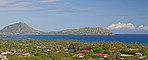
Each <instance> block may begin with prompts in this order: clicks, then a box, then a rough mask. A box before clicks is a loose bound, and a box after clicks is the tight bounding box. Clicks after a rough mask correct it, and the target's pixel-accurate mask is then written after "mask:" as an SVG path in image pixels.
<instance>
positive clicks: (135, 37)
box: [0, 34, 148, 44]
mask: <svg viewBox="0 0 148 60" xmlns="http://www.w3.org/2000/svg"><path fill="white" fill-rule="evenodd" d="M6 36H7V37H0V39H16V40H25V39H28V38H30V39H37V40H45V39H46V40H55V39H66V40H68V39H70V40H80V41H82V40H84V41H87V42H90V41H103V40H104V41H108V42H110V41H120V42H126V43H127V44H128V43H131V42H139V43H147V44H148V34H116V35H6Z"/></svg>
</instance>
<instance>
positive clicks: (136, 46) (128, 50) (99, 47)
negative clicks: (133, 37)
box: [0, 39, 148, 60]
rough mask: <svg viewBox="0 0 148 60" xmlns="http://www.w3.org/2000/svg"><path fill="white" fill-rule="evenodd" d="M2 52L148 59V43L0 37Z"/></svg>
mask: <svg viewBox="0 0 148 60" xmlns="http://www.w3.org/2000/svg"><path fill="white" fill-rule="evenodd" d="M4 52H7V53H4ZM0 53H1V55H5V56H6V58H8V59H9V60H85V59H105V60H117V59H118V60H119V59H121V58H122V59H123V60H129V59H137V60H138V59H140V57H144V59H145V60H147V59H148V46H147V45H146V44H141V43H137V42H135V43H133V42H131V44H126V43H125V42H124V43H121V42H119V41H116V42H104V41H99V42H98V41H92V42H86V41H80V40H64V39H63V40H61V39H57V40H34V39H26V40H13V39H7V40H3V39H0ZM136 53H141V54H142V55H136ZM123 54H126V55H128V56H124V55H123ZM130 55H131V56H130Z"/></svg>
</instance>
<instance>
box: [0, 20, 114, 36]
mask: <svg viewBox="0 0 148 60" xmlns="http://www.w3.org/2000/svg"><path fill="white" fill-rule="evenodd" d="M0 34H4V35H14V34H15V35H114V34H113V33H112V32H110V31H109V30H108V29H106V28H99V27H86V28H80V29H68V30H63V31H56V32H42V31H38V30H35V29H33V28H32V27H30V26H28V25H27V24H25V23H22V22H19V23H16V24H12V25H9V26H6V27H5V28H3V29H2V30H0Z"/></svg>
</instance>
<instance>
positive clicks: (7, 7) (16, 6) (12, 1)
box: [0, 0, 60, 11]
mask: <svg viewBox="0 0 148 60" xmlns="http://www.w3.org/2000/svg"><path fill="white" fill-rule="evenodd" d="M56 1H60V0H42V1H41V0H40V1H39V0H38V1H33V2H30V1H26V0H0V11H14V10H35V9H40V8H41V7H40V8H39V7H37V6H36V4H38V3H42V4H44V3H48V2H49V3H50V2H56ZM30 6H31V8H30Z"/></svg>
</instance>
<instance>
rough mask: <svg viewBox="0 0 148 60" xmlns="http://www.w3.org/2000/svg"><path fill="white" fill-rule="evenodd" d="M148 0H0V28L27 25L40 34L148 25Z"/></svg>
mask: <svg viewBox="0 0 148 60" xmlns="http://www.w3.org/2000/svg"><path fill="white" fill-rule="evenodd" d="M147 6H148V0H13V1H12V0H0V28H1V29H2V28H3V27H5V26H7V25H10V24H14V23H17V22H24V23H26V24H28V25H30V26H31V27H33V28H35V29H37V30H40V31H45V32H49V31H59V30H64V29H75V28H82V27H104V28H107V26H109V25H111V24H117V23H118V22H121V23H132V24H133V25H134V26H135V27H138V26H140V25H144V26H148V23H147V22H148V7H147Z"/></svg>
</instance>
